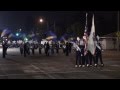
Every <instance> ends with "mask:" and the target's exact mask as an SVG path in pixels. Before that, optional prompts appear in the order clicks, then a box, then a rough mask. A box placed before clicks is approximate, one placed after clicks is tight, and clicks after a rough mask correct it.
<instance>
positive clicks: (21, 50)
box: [20, 43, 24, 55]
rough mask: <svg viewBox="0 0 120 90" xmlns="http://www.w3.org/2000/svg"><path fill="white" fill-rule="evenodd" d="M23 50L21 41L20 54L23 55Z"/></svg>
mask: <svg viewBox="0 0 120 90" xmlns="http://www.w3.org/2000/svg"><path fill="white" fill-rule="evenodd" d="M23 51H24V44H23V43H21V44H20V54H21V55H23Z"/></svg>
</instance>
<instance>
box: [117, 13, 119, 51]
mask: <svg viewBox="0 0 120 90" xmlns="http://www.w3.org/2000/svg"><path fill="white" fill-rule="evenodd" d="M117 19H118V20H117V21H118V30H117V31H118V33H119V11H118V18H117ZM117 43H118V44H117V50H118V51H119V35H118V36H117Z"/></svg>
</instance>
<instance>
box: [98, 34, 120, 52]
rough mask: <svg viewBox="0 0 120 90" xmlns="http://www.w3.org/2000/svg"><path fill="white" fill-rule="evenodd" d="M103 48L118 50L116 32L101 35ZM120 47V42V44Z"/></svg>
mask: <svg viewBox="0 0 120 90" xmlns="http://www.w3.org/2000/svg"><path fill="white" fill-rule="evenodd" d="M100 41H101V44H102V48H103V49H104V50H116V49H117V48H118V44H119V43H118V38H117V35H116V32H113V33H110V34H107V35H104V36H103V37H100ZM119 47H120V44H119Z"/></svg>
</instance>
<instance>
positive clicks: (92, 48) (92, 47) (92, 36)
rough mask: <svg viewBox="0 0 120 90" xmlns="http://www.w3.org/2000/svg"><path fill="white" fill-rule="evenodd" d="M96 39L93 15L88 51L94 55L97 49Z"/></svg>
mask: <svg viewBox="0 0 120 90" xmlns="http://www.w3.org/2000/svg"><path fill="white" fill-rule="evenodd" d="M94 39H95V24H94V15H93V18H92V27H91V32H90V35H89V38H88V51H90V52H91V54H92V55H94V54H95V49H96V45H95V40H94Z"/></svg>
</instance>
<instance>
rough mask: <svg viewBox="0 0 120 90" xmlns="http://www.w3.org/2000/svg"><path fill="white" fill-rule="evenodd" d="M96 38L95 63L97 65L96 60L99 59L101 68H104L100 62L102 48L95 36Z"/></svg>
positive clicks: (101, 61)
mask: <svg viewBox="0 0 120 90" xmlns="http://www.w3.org/2000/svg"><path fill="white" fill-rule="evenodd" d="M96 38H97V40H96V63H97V65H98V59H100V63H101V66H104V64H103V60H102V46H101V43H100V41H99V37H98V36H97V37H96Z"/></svg>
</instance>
